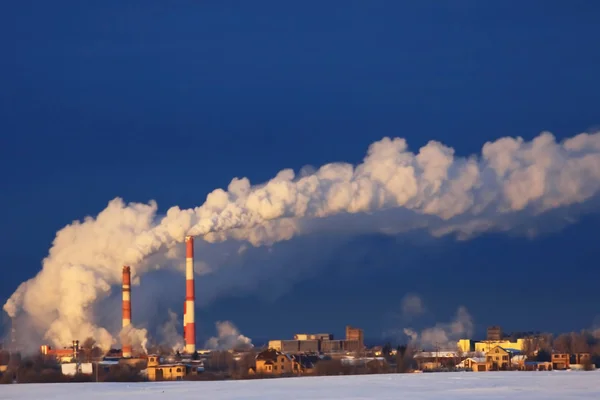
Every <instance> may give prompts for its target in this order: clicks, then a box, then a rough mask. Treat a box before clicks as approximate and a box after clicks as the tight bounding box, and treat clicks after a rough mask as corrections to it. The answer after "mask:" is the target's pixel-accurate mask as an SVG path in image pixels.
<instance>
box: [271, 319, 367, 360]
mask: <svg viewBox="0 0 600 400" xmlns="http://www.w3.org/2000/svg"><path fill="white" fill-rule="evenodd" d="M269 348H270V349H273V350H276V351H281V352H284V353H290V354H301V353H349V352H358V351H363V350H364V348H365V345H364V332H363V330H362V329H359V328H353V327H351V326H347V327H346V339H344V340H339V339H338V340H336V339H334V337H333V335H332V334H330V333H313V334H309V333H298V334H296V335H294V339H293V340H270V341H269Z"/></svg>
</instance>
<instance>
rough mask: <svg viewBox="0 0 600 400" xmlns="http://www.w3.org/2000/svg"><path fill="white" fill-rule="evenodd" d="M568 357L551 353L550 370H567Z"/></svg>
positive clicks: (563, 354) (564, 354)
mask: <svg viewBox="0 0 600 400" xmlns="http://www.w3.org/2000/svg"><path fill="white" fill-rule="evenodd" d="M569 364H570V357H569V355H568V354H566V353H552V368H554V369H558V370H563V369H569Z"/></svg>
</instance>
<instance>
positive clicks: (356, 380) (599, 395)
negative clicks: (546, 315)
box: [0, 371, 600, 400]
mask: <svg viewBox="0 0 600 400" xmlns="http://www.w3.org/2000/svg"><path fill="white" fill-rule="evenodd" d="M108 398H111V399H115V400H120V399H145V400H156V399H165V400H171V399H177V400H188V399H211V400H232V399H240V400H241V399H244V400H252V399H261V400H270V399H277V400H309V399H310V400H325V399H327V400H330V399H348V400H366V399H382V400H387V399H390V400H391V399H394V400H396V399H399V398H410V399H439V398H444V399H486V400H491V399H508V398H510V399H527V400H536V399H561V400H565V399H600V372H563V371H560V372H559V371H553V372H481V373H475V372H462V373H460V372H458V373H431V374H391V375H368V376H365V375H362V376H343V377H342V376H340V377H314V378H309V377H304V378H286V379H263V380H248V381H226V382H223V381H222V382H157V383H66V384H65V383H63V384H35V385H34V384H30V385H27V384H22V385H0V399H2V400H5V399H6V400H8V399H11V400H13V399H14V400H25V399H26V400H35V399H61V400H70V399H73V400H75V399H77V400H79V399H84V400H94V399H108Z"/></svg>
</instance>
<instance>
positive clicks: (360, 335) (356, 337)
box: [346, 325, 365, 350]
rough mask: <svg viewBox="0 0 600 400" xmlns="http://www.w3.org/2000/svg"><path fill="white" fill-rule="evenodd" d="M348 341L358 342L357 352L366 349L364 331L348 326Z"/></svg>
mask: <svg viewBox="0 0 600 400" xmlns="http://www.w3.org/2000/svg"><path fill="white" fill-rule="evenodd" d="M346 341H353V342H357V347H358V349H357V350H363V349H364V347H365V334H364V332H363V330H362V329H359V328H353V327H352V326H350V325H348V326H346Z"/></svg>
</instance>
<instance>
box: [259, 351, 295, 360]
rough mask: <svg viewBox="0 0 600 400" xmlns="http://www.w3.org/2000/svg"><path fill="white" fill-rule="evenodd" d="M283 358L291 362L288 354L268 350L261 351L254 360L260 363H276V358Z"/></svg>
mask: <svg viewBox="0 0 600 400" xmlns="http://www.w3.org/2000/svg"><path fill="white" fill-rule="evenodd" d="M281 356H284V357H286V358H287V359H288V360H290V361H291V360H292V357H290V356H289V355H288V354H285V353H282V352H280V351H277V350H274V349H268V350H265V351H261V352H260V353H258V354H257V355H256V360H262V361H267V360H270V361H277V358H278V357H281Z"/></svg>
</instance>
